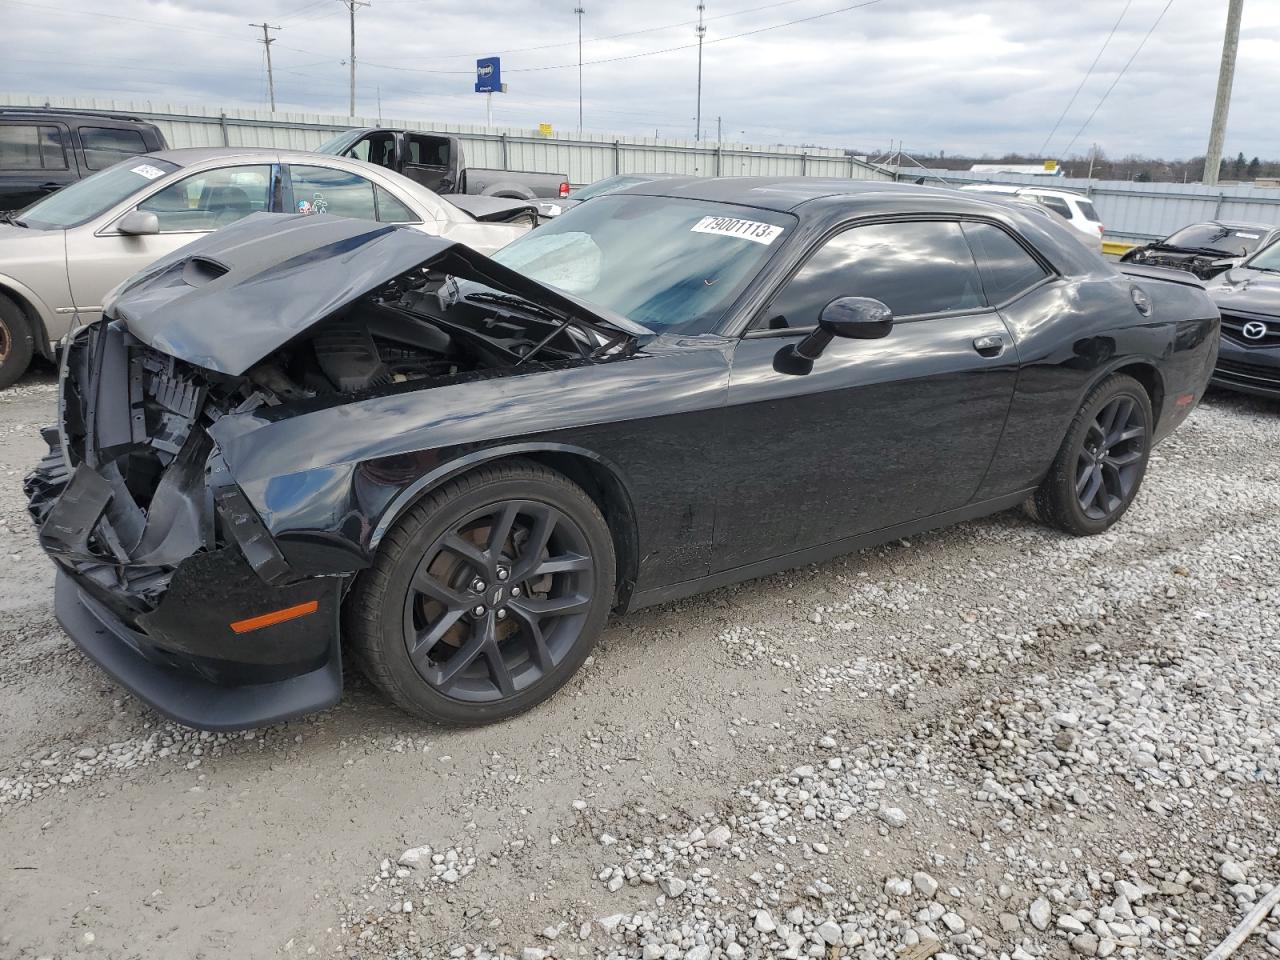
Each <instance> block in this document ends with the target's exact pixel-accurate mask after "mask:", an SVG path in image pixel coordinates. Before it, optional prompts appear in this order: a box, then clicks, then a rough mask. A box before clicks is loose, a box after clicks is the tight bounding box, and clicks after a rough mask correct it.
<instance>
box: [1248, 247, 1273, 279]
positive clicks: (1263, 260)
mask: <svg viewBox="0 0 1280 960" xmlns="http://www.w3.org/2000/svg"><path fill="white" fill-rule="evenodd" d="M1245 266H1246V267H1252V268H1253V269H1255V270H1275V271H1277V272H1280V242H1276V243H1273V244H1271V245H1270V246H1267V247H1264V248H1263V249H1262V250H1261V251H1260V252H1259V253H1257V254H1255V255H1254V258H1253V259H1252V260H1250V261H1248V262H1247V263H1246V264H1245Z"/></svg>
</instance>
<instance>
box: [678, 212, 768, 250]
mask: <svg viewBox="0 0 1280 960" xmlns="http://www.w3.org/2000/svg"><path fill="white" fill-rule="evenodd" d="M782 229H783V228H782V227H775V226H774V225H773V224H771V223H761V222H760V221H759V220H739V219H738V218H737V217H703V218H702V219H701V220H699V221H698V222H697V223H695V224H694V225H693V232H694V233H713V234H716V235H717V236H721V237H737V238H739V239H740V240H750V241H751V242H752V243H763V244H764V245H765V246H766V247H767V246H768V245H769V244H771V243H773V241H775V240H777V239H778V237H779V236H781V235H782Z"/></svg>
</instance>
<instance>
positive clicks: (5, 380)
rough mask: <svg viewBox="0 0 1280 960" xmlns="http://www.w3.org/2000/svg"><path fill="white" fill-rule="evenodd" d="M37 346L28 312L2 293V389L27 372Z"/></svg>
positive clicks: (0, 330) (0, 373)
mask: <svg viewBox="0 0 1280 960" xmlns="http://www.w3.org/2000/svg"><path fill="white" fill-rule="evenodd" d="M35 346H36V344H35V336H34V334H33V333H32V330H31V323H30V321H28V320H27V315H26V313H25V312H24V311H23V309H22V308H21V307H20V306H18V305H17V304H16V303H14V302H13V300H11V299H10V298H9V297H6V296H5V295H4V294H2V293H0V390H3V389H5V388H6V387H10V386H12V385H13V384H14V383H16V382H17V380H18V378H19V377H21V376H22V375H23V374H24V373H26V372H27V367H28V366H30V365H31V357H32V356H33V355H34V354H35Z"/></svg>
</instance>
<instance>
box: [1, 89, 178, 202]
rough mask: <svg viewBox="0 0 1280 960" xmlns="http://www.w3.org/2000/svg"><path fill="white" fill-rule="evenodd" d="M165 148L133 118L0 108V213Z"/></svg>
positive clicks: (153, 129) (148, 126)
mask: <svg viewBox="0 0 1280 960" xmlns="http://www.w3.org/2000/svg"><path fill="white" fill-rule="evenodd" d="M167 146H168V144H166V143H165V141H164V135H163V134H162V133H161V132H160V129H159V128H158V127H157V126H156V125H155V124H153V123H147V122H146V121H145V120H138V119H136V118H134V117H128V116H119V115H116V114H102V113H74V112H72V111H69V110H42V109H39V108H34V107H28V108H25V109H19V108H0V210H18V209H21V208H22V207H25V206H27V205H28V204H30V203H34V202H35V201H37V200H39V199H40V198H41V197H43V196H44V195H45V194H48V193H52V192H53V191H54V190H58V189H60V188H61V187H65V186H66V185H67V184H69V183H75V182H76V181H77V180H80V179H82V178H84V177H87V176H89V174H91V173H96V172H97V171H99V170H105V169H106V168H107V167H109V166H111V165H112V164H113V163H116V162H118V161H120V160H125V159H127V158H129V157H136V156H137V155H138V154H140V153H150V152H151V151H152V150H164V149H165V148H166V147H167Z"/></svg>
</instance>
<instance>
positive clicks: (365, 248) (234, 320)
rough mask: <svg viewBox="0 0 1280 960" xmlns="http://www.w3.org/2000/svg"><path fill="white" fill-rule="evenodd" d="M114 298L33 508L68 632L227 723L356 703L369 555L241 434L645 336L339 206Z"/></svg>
mask: <svg viewBox="0 0 1280 960" xmlns="http://www.w3.org/2000/svg"><path fill="white" fill-rule="evenodd" d="M459 278H461V280H462V285H463V287H465V286H466V285H467V284H471V287H470V288H466V289H462V288H460V285H459ZM104 306H105V309H104V314H105V318H104V319H103V320H102V321H99V322H97V323H95V324H92V325H90V326H88V327H86V328H84V329H82V330H80V331H78V332H77V333H76V334H75V335H74V336H73V337H71V338H70V339H69V341H68V342H67V343H66V345H65V349H64V352H63V359H62V369H61V373H60V383H59V401H58V423H57V425H56V426H55V427H52V428H49V429H47V430H45V431H44V436H45V439H46V440H47V441H48V443H49V453H48V454H47V455H46V456H45V457H44V459H43V460H42V461H41V462H40V464H39V465H38V466H37V467H36V469H35V470H34V471H33V472H32V473H31V474H30V475H29V476H28V477H27V479H26V483H25V490H26V493H27V497H28V500H29V510H30V513H31V516H32V518H33V519H34V520H35V522H36V524H37V526H38V528H39V539H40V543H41V545H42V546H43V548H44V549H45V551H46V552H47V553H48V554H49V556H50V557H51V558H52V559H53V560H54V562H55V563H56V565H57V566H58V568H59V576H58V584H57V598H56V608H57V614H58V618H59V620H60V622H61V623H62V625H63V627H64V628H65V629H66V631H67V633H68V634H69V635H70V636H71V637H72V638H73V639H74V640H75V641H76V642H77V644H79V645H80V646H81V647H82V649H84V650H85V652H86V653H88V654H89V655H90V656H91V657H92V658H93V659H95V660H96V661H97V662H98V663H99V664H100V665H101V666H102V667H103V668H104V669H106V670H107V672H108V673H110V674H112V675H113V676H114V677H116V679H117V680H119V681H120V682H121V683H123V684H124V685H125V686H126V687H128V688H129V689H131V690H132V691H133V692H134V693H135V694H137V695H138V696H139V697H141V698H142V699H143V700H146V701H147V702H149V703H151V704H152V705H153V706H154V707H156V708H157V709H158V710H160V711H161V712H162V713H165V714H166V715H168V716H170V717H173V718H175V719H177V720H179V721H180V722H183V723H186V724H189V725H192V726H197V727H203V728H206V729H239V728H245V727H252V726H260V725H263V724H266V723H271V722H275V721H278V720H282V719H286V718H289V717H293V716H298V715H300V714H303V713H308V712H311V711H314V710H318V709H322V708H324V707H326V706H329V705H332V704H333V703H336V702H337V700H338V699H339V697H340V696H341V691H342V676H341V667H340V662H341V658H340V652H339V609H340V605H341V600H342V596H343V594H344V592H345V590H346V588H347V586H348V585H349V583H350V581H351V577H352V576H353V575H354V574H355V573H356V572H357V571H358V570H359V569H361V568H363V567H364V566H366V565H367V563H368V560H369V558H368V556H367V555H366V554H365V553H364V552H363V545H362V544H360V543H358V542H353V541H352V540H351V539H350V538H349V537H348V536H347V534H346V532H345V531H344V530H342V529H340V527H338V526H335V527H331V528H317V529H315V530H313V531H310V532H306V531H304V532H303V535H302V539H303V540H304V541H306V542H307V543H308V544H309V546H310V550H309V551H307V553H308V555H309V556H311V557H314V556H315V555H317V554H318V553H320V552H322V551H319V550H317V549H316V545H317V544H323V545H328V546H329V547H330V548H331V549H328V550H327V551H324V552H325V555H326V556H327V557H331V558H332V557H336V558H338V559H337V560H336V561H335V562H328V563H326V564H321V565H320V566H317V565H315V564H314V563H312V564H308V562H307V561H298V560H297V556H296V554H291V553H290V544H293V545H295V546H296V544H297V543H298V539H297V538H296V537H295V539H293V540H291V541H289V542H287V543H286V542H285V541H279V542H277V540H276V539H275V538H274V537H273V535H272V532H271V530H270V529H269V524H268V522H267V521H264V517H268V518H269V511H268V512H263V505H262V503H261V502H258V503H255V502H252V500H251V498H250V497H249V496H248V495H246V492H245V488H242V487H241V486H240V485H239V483H238V482H237V480H236V471H235V469H233V467H232V466H231V465H230V464H229V463H228V461H227V459H226V458H224V455H223V450H222V449H220V447H219V440H220V439H221V440H222V441H223V442H226V441H227V440H229V439H234V438H236V437H238V436H241V435H242V434H243V432H245V431H251V430H253V429H255V428H257V427H259V426H260V425H261V424H262V423H267V422H270V423H276V422H280V421H282V420H289V419H291V418H294V417H302V416H305V415H306V414H307V413H310V412H316V411H323V410H329V409H332V408H333V407H335V406H342V405H344V404H347V403H351V402H355V401H358V400H361V399H367V398H369V397H372V396H377V395H380V394H393V393H397V392H411V391H415V390H421V389H428V388H431V387H434V386H438V385H442V384H446V383H458V382H466V381H467V380H468V379H475V378H491V377H498V376H509V375H513V374H516V373H521V372H533V371H536V370H539V369H546V368H551V367H557V366H560V367H563V366H565V365H575V364H590V363H596V362H600V361H602V360H608V359H618V358H623V357H626V356H629V355H631V353H632V352H633V348H634V336H633V335H632V334H631V333H630V332H628V331H627V330H625V329H620V328H619V326H617V325H614V324H611V322H610V320H609V319H607V318H600V317H597V316H595V315H593V314H592V313H591V312H590V310H589V309H588V308H587V307H586V305H584V304H581V303H580V302H578V301H575V300H573V299H571V298H567V297H565V296H563V295H560V294H558V293H556V292H553V291H549V290H546V291H542V290H539V289H538V288H536V286H534V285H532V282H531V281H527V280H525V279H524V278H522V277H520V276H519V275H518V274H514V273H511V272H510V271H507V270H506V269H505V268H503V267H501V266H500V265H498V264H496V263H492V262H491V261H488V260H487V259H486V258H484V257H482V256H480V255H479V254H475V253H474V252H472V251H469V250H467V249H466V248H462V247H459V246H458V245H456V244H451V243H447V242H445V241H441V240H438V239H436V238H431V237H426V236H423V235H420V234H416V233H413V232H412V231H407V230H397V229H394V228H387V227H382V226H378V225H374V224H367V223H361V222H359V221H344V220H339V219H336V218H328V217H325V218H316V217H312V218H302V220H301V222H299V220H298V219H295V218H281V217H271V218H265V219H264V218H256V217H251V218H248V219H247V220H246V221H244V222H242V224H237V225H235V226H233V227H230V228H227V229H225V230H223V231H219V232H218V233H217V234H214V235H212V236H211V237H209V238H207V239H205V240H203V241H198V242H197V243H195V244H192V245H190V246H188V247H186V248H184V250H183V251H180V252H179V253H177V254H174V255H172V256H170V257H168V258H165V259H164V260H161V261H159V262H158V263H157V264H155V265H153V267H151V268H150V269H148V271H146V272H145V273H143V274H140V275H139V276H138V277H135V278H134V279H133V280H131V281H130V282H129V283H128V284H126V285H125V286H124V287H123V288H122V289H121V290H120V292H119V294H118V296H117V297H116V298H114V299H113V300H112V302H110V303H108V304H106V305H104ZM619 323H620V324H621V325H622V327H625V325H626V321H625V320H622V321H619ZM640 329H643V328H640ZM250 466H253V465H250ZM283 467H284V473H285V475H286V476H287V475H288V474H289V472H290V470H296V469H297V467H296V465H293V466H291V465H289V464H284V465H283ZM299 495H300V496H304V497H305V496H306V493H305V491H300V493H299ZM294 533H295V534H296V533H297V532H296V531H294ZM282 544H283V548H282Z"/></svg>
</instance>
